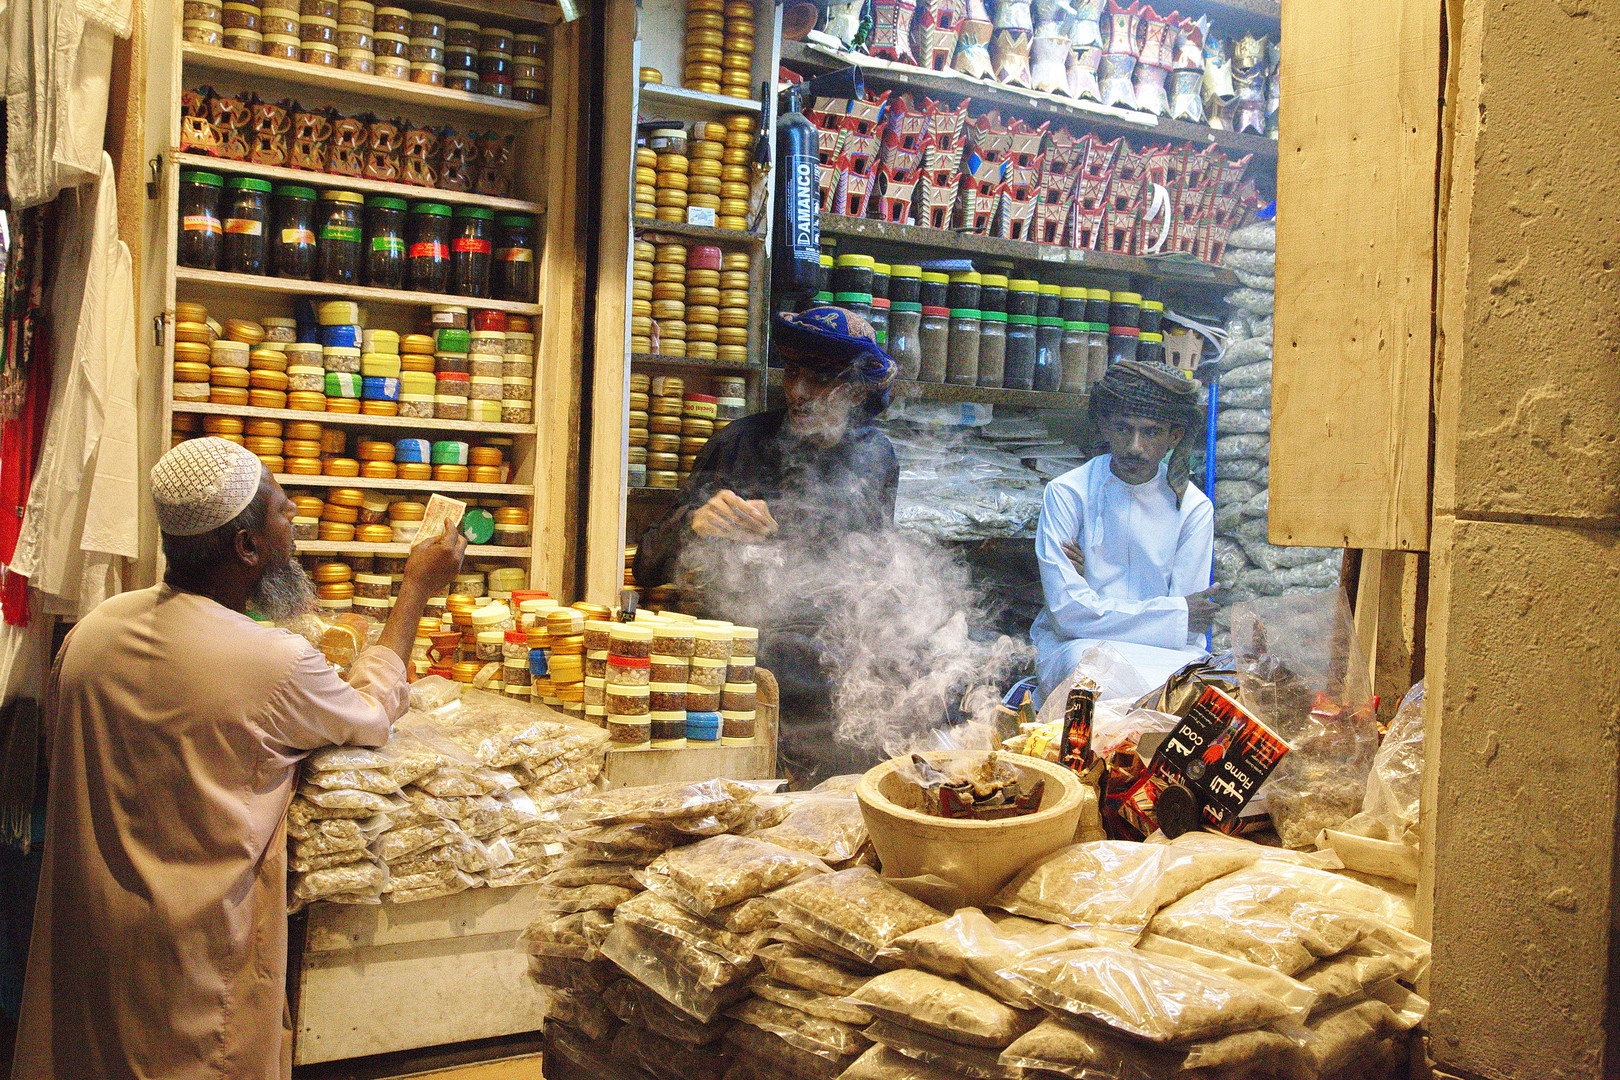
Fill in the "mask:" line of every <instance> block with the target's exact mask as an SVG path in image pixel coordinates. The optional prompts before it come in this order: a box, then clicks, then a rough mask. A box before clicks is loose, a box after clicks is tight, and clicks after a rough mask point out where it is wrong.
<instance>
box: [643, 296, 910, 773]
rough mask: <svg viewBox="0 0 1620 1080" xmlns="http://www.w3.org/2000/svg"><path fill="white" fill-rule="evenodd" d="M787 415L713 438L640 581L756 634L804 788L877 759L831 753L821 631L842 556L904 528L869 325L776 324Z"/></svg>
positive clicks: (657, 528) (822, 315) (648, 552)
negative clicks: (855, 543) (898, 517)
mask: <svg viewBox="0 0 1620 1080" xmlns="http://www.w3.org/2000/svg"><path fill="white" fill-rule="evenodd" d="M775 341H776V347H777V351H778V353H779V355H780V356H781V358H782V361H783V390H784V392H785V395H786V398H787V407H786V408H784V409H772V410H770V411H768V412H763V413H755V414H753V415H751V416H745V417H743V418H742V419H740V420H737V421H735V422H733V423H732V424H730V425H729V426H727V427H726V429H725V430H724V431H722V432H721V433H720V434H719V435H717V436H715V437H714V438H713V439H711V440H710V441H709V443H708V445H707V446H705V447H704V449H703V453H702V454H701V455H699V457H698V460H697V463H696V465H695V466H694V467H693V470H692V475H691V477H690V478H689V479H688V480H687V483H686V486H685V488H684V489H683V490H682V492H681V496H680V502H679V504H678V505H677V506H676V508H675V510H674V511H673V512H672V513H671V514H670V515H669V517H667V518H666V519H665V520H664V521H662V522H660V523H659V524H657V525H654V526H653V527H652V528H650V529H648V530H647V531H646V533H644V534H643V535H642V537H641V542H640V545H639V548H638V550H637V553H636V560H635V575H636V581H637V582H638V583H639V584H640V585H641V586H642V587H643V588H651V587H654V586H657V585H661V584H664V583H666V582H674V583H675V584H677V585H678V586H679V587H680V588H681V590H682V594H683V599H684V600H685V601H686V603H685V604H684V605H683V606H685V607H687V608H688V609H692V608H694V607H695V608H698V609H701V610H702V611H704V612H705V613H707V614H710V615H713V616H715V617H717V618H723V619H729V620H731V621H733V622H738V623H742V624H744V625H752V626H758V627H759V630H760V645H759V663H760V665H761V666H762V667H766V668H769V669H770V670H771V671H772V672H773V673H774V674H775V675H776V677H777V680H778V682H779V683H780V686H781V692H782V733H781V744H782V757H783V764H784V767H785V768H787V769H788V770H789V771H791V772H792V773H793V775H794V776H795V777H796V778H798V779H800V780H804V779H808V778H809V777H810V776H812V775H814V776H825V775H831V774H832V773H834V772H839V771H849V770H851V769H855V768H858V767H861V766H862V765H863V763H865V762H868V761H875V760H876V758H875V756H873V755H872V754H869V753H865V752H861V751H858V750H855V749H854V748H850V747H845V746H842V745H835V744H834V743H833V740H832V731H833V711H832V695H833V692H834V691H833V687H834V684H835V681H836V678H837V673H836V672H829V671H827V670H826V665H825V664H824V662H823V655H822V649H821V646H820V643H819V642H818V640H817V639H818V633H819V631H820V629H821V626H822V624H823V622H824V620H825V617H826V614H827V608H828V606H829V604H832V603H836V597H837V595H838V594H839V593H840V592H841V591H843V590H845V589H847V588H859V582H852V581H848V580H847V577H848V574H847V570H846V566H845V564H844V563H843V561H842V560H841V558H840V550H841V549H842V548H844V546H845V545H847V544H848V543H849V541H850V540H851V538H853V537H858V536H860V535H862V534H873V533H879V532H882V531H884V530H887V529H889V528H891V527H892V526H893V524H894V500H895V491H896V489H897V487H898V485H899V478H900V469H899V464H898V463H897V462H896V460H895V456H894V449H893V447H891V446H890V445H889V440H888V438H887V437H886V436H885V435H884V434H883V433H882V432H881V431H879V430H878V429H877V427H876V425H875V423H874V420H875V418H876V417H877V415H878V414H879V413H881V412H882V411H883V410H884V409H885V408H886V407H887V406H888V400H889V390H888V387H889V384H890V382H892V381H893V378H894V362H893V361H892V360H891V359H890V358H889V356H888V354H887V353H885V352H884V351H883V349H882V347H881V346H879V345H878V344H877V342H876V334H875V333H874V331H873V329H872V326H871V324H870V323H868V322H867V321H866V320H865V319H864V318H862V317H861V316H859V315H857V314H855V313H853V312H850V311H846V310H844V309H842V308H836V307H830V306H822V307H814V308H811V309H810V310H808V311H805V312H802V313H800V314H797V315H778V316H777V317H776V323H775Z"/></svg>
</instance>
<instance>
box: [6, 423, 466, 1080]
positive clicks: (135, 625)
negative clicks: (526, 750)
mask: <svg viewBox="0 0 1620 1080" xmlns="http://www.w3.org/2000/svg"><path fill="white" fill-rule="evenodd" d="M151 481H152V497H153V500H154V501H155V502H156V504H157V519H158V524H159V527H160V528H161V529H162V532H163V554H164V557H165V559H166V560H167V567H166V571H165V574H164V580H163V582H162V583H161V584H159V585H157V586H155V587H153V588H150V589H144V590H141V591H138V592H130V593H124V594H122V595H120V596H115V597H113V598H111V599H110V600H108V601H106V602H105V603H103V604H101V605H100V606H99V607H97V608H96V609H95V610H94V611H92V612H91V613H90V614H89V615H87V616H85V617H84V618H83V619H81V620H80V621H79V623H78V624H77V625H76V626H75V627H74V629H73V631H72V632H71V633H70V634H69V635H68V636H67V640H66V641H65V642H64V643H63V646H62V650H61V653H60V654H59V656H58V658H57V661H56V664H55V667H54V670H53V671H52V673H51V678H50V681H49V683H48V685H47V688H46V702H45V730H46V733H47V740H48V743H47V745H48V748H49V760H50V781H49V782H50V790H49V797H48V811H47V817H46V825H45V831H46V840H45V858H44V868H43V871H42V873H41V877H40V883H39V901H38V907H37V911H36V915H35V920H34V930H33V942H32V946H31V948H30V950H29V955H28V972H27V978H26V982H25V986H24V993H23V1005H22V1016H21V1019H20V1022H19V1030H18V1034H17V1050H16V1063H15V1069H14V1072H13V1074H12V1075H13V1076H14V1077H18V1078H28V1080H34V1078H41V1080H43V1078H47V1077H67V1076H72V1077H77V1078H82V1080H102V1078H112V1077H117V1078H125V1077H128V1078H135V1077H157V1076H161V1077H164V1078H166V1080H179V1078H199V1080H200V1078H203V1077H209V1078H214V1077H226V1076H229V1077H254V1078H257V1080H268V1078H273V1077H289V1076H290V1075H291V1071H292V1070H291V1065H292V1063H291V1057H290V1055H289V1054H288V1053H287V1044H286V1043H285V1042H284V1039H283V1030H282V1018H283V1013H284V1009H285V994H286V992H285V972H286V961H287V922H286V918H287V916H286V911H287V895H286V892H287V882H286V878H287V868H286V834H285V829H284V823H283V818H284V816H285V814H286V810H287V803H288V801H289V799H290V798H291V797H292V789H293V783H294V779H295V775H296V770H297V766H298V763H299V762H300V761H301V760H302V759H303V758H304V756H305V755H306V754H308V753H309V752H310V751H311V750H314V749H316V748H318V747H321V746H326V745H330V744H354V745H360V746H380V745H381V744H382V743H383V742H384V741H386V740H387V738H388V734H389V728H390V725H391V724H392V722H393V721H394V720H395V719H396V718H398V717H399V716H400V715H401V714H403V713H404V711H405V708H406V703H407V692H406V679H405V660H406V659H407V658H408V657H409V655H410V648H411V643H412V641H413V639H414V637H415V635H416V627H417V622H418V620H419V619H420V618H421V615H422V609H423V606H424V604H425V603H426V601H427V600H428V598H429V597H432V596H437V595H442V594H443V591H444V589H445V588H446V587H447V586H448V585H449V583H450V581H451V580H452V579H453V578H454V576H455V573H456V571H457V570H458V569H459V568H460V565H461V556H462V552H463V551H464V550H465V549H466V541H465V540H464V539H463V538H462V537H461V536H460V534H459V533H458V532H457V531H456V530H455V527H454V524H455V523H454V521H450V520H447V521H446V527H442V528H440V529H438V530H437V531H436V532H434V533H432V534H430V535H427V536H424V538H423V539H422V540H421V541H420V542H419V543H418V545H417V546H416V547H415V548H414V550H413V551H412V552H411V555H410V558H409V559H408V561H407V562H406V565H405V579H404V582H403V583H402V585H401V587H400V593H399V599H398V601H397V603H396V604H395V607H394V609H393V613H392V614H391V615H390V616H389V619H388V622H387V624H386V625H385V626H384V627H383V631H382V636H381V638H380V639H379V640H378V642H377V644H376V645H375V646H373V647H372V648H370V649H367V650H365V651H364V652H362V653H361V654H360V656H359V657H358V658H357V659H356V660H355V662H354V665H353V667H352V669H351V671H350V674H349V677H348V679H347V681H345V680H343V679H341V678H339V677H338V675H337V673H336V672H335V671H334V670H333V669H332V667H331V666H330V665H329V664H328V663H327V662H326V660H325V659H324V658H323V657H322V655H321V654H320V653H319V652H317V651H316V650H315V648H314V647H313V646H311V645H310V644H309V643H308V642H307V641H305V640H304V639H303V638H301V637H299V636H297V635H295V634H292V633H290V632H288V631H285V630H278V629H275V628H273V627H271V626H267V625H264V624H261V623H259V622H256V621H255V620H254V619H252V618H249V617H248V615H247V612H248V611H249V610H252V611H254V612H255V613H256V614H260V615H263V616H266V617H269V618H272V619H285V618H289V617H291V616H294V615H297V614H301V613H303V612H304V611H307V610H308V609H309V608H310V606H311V605H312V602H313V597H314V593H313V589H312V587H311V585H310V582H309V579H308V578H307V577H306V576H305V575H304V571H303V568H302V567H301V566H299V564H298V561H297V558H296V552H295V550H294V544H293V538H292V517H293V507H292V504H291V503H290V502H289V501H288V499H287V496H286V494H285V493H284V492H283V491H282V490H281V487H280V485H279V484H277V483H276V481H275V479H274V478H273V477H272V476H271V475H270V474H269V472H268V471H266V470H265V469H264V467H263V466H262V465H261V464H260V462H259V459H258V458H256V457H255V456H254V455H253V454H251V453H249V452H248V451H247V450H244V449H243V448H242V447H240V446H237V445H235V444H233V443H230V442H227V441H226V440H224V439H216V438H205V439H193V440H190V441H187V442H183V443H181V444H179V445H178V446H176V447H175V448H173V449H172V450H170V451H169V452H168V453H166V454H164V455H163V457H162V458H161V459H160V460H159V461H158V463H157V465H156V466H154V467H153V469H152V474H151Z"/></svg>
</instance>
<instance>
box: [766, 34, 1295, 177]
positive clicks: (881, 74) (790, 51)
mask: <svg viewBox="0 0 1620 1080" xmlns="http://www.w3.org/2000/svg"><path fill="white" fill-rule="evenodd" d="M1279 10H1280V9H1279ZM782 61H783V63H790V64H802V65H805V66H808V67H820V68H822V69H824V70H832V69H834V68H837V67H839V66H840V65H852V66H855V67H858V68H860V69H861V73H862V74H863V75H864V76H866V77H867V78H869V79H871V80H872V81H873V82H875V83H883V84H885V85H893V86H895V87H899V88H910V89H916V90H926V91H927V92H928V93H930V94H954V95H955V96H957V97H960V98H967V99H969V100H974V101H981V102H984V103H985V104H986V105H987V106H999V107H1002V108H1008V107H1011V108H1019V109H1029V110H1031V111H1034V112H1038V113H1041V114H1043V115H1046V116H1052V117H1055V118H1059V119H1064V120H1081V121H1085V122H1087V123H1092V124H1095V125H1097V126H1098V127H1102V128H1106V129H1110V130H1113V131H1119V132H1130V133H1136V134H1141V135H1150V136H1157V137H1159V138H1167V139H1180V140H1183V141H1186V142H1196V143H1203V144H1214V145H1216V146H1219V147H1221V148H1222V149H1223V150H1228V151H1230V152H1233V153H1236V154H1253V155H1255V157H1256V158H1258V159H1260V160H1262V161H1269V162H1275V161H1276V160H1277V142H1276V140H1275V139H1270V138H1267V137H1265V136H1263V135H1252V134H1248V133H1240V132H1235V131H1218V130H1216V129H1215V128H1212V127H1206V126H1205V125H1203V124H1191V123H1188V122H1186V121H1184V120H1171V119H1170V118H1168V117H1162V116H1161V117H1155V118H1153V119H1152V120H1151V121H1149V120H1148V119H1147V118H1146V114H1138V115H1141V116H1143V117H1144V118H1143V119H1141V120H1137V119H1133V118H1132V117H1131V116H1129V115H1125V114H1124V113H1123V111H1115V110H1107V111H1105V108H1106V107H1104V106H1094V107H1087V105H1085V104H1082V103H1081V102H1079V101H1074V100H1071V99H1068V98H1062V97H1058V96H1057V95H1055V94H1043V93H1038V92H1035V91H1030V90H1020V89H1017V88H1015V87H1009V86H1002V85H1000V84H999V83H988V82H983V81H981V80H978V79H968V78H965V77H962V76H957V75H945V74H941V73H939V72H937V71H931V70H929V69H927V68H920V67H914V66H912V65H910V64H895V63H890V62H889V61H885V60H879V59H876V58H875V57H870V56H867V55H865V54H863V53H838V54H833V53H831V52H830V51H824V50H822V49H821V48H819V47H816V46H810V45H806V44H804V43H802V42H783V43H782Z"/></svg>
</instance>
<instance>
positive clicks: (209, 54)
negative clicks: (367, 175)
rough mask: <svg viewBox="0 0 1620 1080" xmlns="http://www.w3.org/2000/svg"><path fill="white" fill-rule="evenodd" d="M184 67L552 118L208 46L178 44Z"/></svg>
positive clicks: (484, 98)
mask: <svg viewBox="0 0 1620 1080" xmlns="http://www.w3.org/2000/svg"><path fill="white" fill-rule="evenodd" d="M180 56H181V60H182V62H183V63H186V64H194V65H195V66H197V67H200V68H205V69H207V70H209V71H223V72H231V73H236V74H240V75H243V76H247V77H251V78H255V79H267V80H281V81H284V82H290V83H298V84H300V85H304V86H313V87H318V88H321V89H325V90H330V91H340V92H344V93H350V94H355V95H359V96H362V97H367V98H371V99H373V100H376V101H393V102H398V103H400V104H404V105H423V106H427V107H429V108H437V109H445V110H448V111H453V112H462V113H472V114H475V115H479V116H486V117H496V118H499V119H504V120H508V121H512V122H515V123H522V122H524V121H528V120H543V119H545V118H546V117H548V116H550V115H551V109H550V107H548V106H545V105H530V104H527V103H525V102H521V101H509V100H507V99H505V98H497V97H490V96H489V95H487V94H469V93H466V92H464V91H461V90H446V89H445V88H443V87H440V86H424V85H422V84H420V83H413V82H405V81H401V80H399V79H383V78H379V77H378V76H376V75H357V74H355V73H353V72H348V71H340V70H338V69H337V68H328V67H321V66H319V65H317V64H306V63H303V62H302V61H299V60H281V59H277V58H276V57H273V56H260V55H258V54H256V53H246V52H239V51H237V50H235V49H220V48H214V47H213V46H209V45H194V44H192V43H191V42H189V41H184V42H181V45H180Z"/></svg>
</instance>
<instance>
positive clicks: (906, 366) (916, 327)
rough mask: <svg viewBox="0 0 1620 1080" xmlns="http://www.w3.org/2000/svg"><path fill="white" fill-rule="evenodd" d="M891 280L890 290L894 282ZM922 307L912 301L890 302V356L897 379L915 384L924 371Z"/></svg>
mask: <svg viewBox="0 0 1620 1080" xmlns="http://www.w3.org/2000/svg"><path fill="white" fill-rule="evenodd" d="M895 280H898V279H891V283H890V288H891V289H892V288H893V282H894V281H895ZM921 334H922V305H921V304H919V303H917V302H915V301H911V300H891V301H890V302H889V346H888V349H889V355H890V356H891V357H893V358H894V366H895V378H897V379H907V380H910V381H913V382H915V381H916V380H917V377H918V375H919V374H920V372H921V370H922V337H921Z"/></svg>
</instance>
